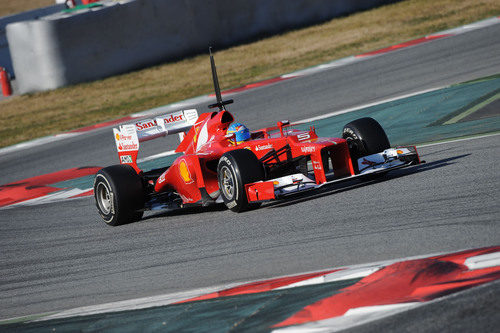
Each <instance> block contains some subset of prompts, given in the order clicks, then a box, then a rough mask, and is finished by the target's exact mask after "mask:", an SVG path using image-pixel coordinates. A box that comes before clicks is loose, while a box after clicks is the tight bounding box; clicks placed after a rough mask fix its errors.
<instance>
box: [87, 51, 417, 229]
mask: <svg viewBox="0 0 500 333" xmlns="http://www.w3.org/2000/svg"><path fill="white" fill-rule="evenodd" d="M210 61H211V65H212V75H213V81H214V87H215V95H216V99H217V103H215V104H213V105H210V106H209V107H210V108H218V111H215V112H209V113H203V114H201V115H199V116H198V113H197V111H196V110H183V111H177V112H174V113H170V114H166V115H162V116H158V117H156V118H155V119H147V120H142V121H139V122H137V123H135V124H130V125H123V126H120V128H118V129H116V128H115V129H113V131H114V135H115V141H116V146H117V150H118V155H119V158H120V163H121V164H119V165H113V166H109V167H106V168H104V169H101V170H100V171H99V172H98V173H97V174H96V176H95V180H94V196H95V200H96V205H97V209H98V211H99V214H100V215H101V217H102V218H103V220H104V221H105V222H106V223H107V224H109V225H113V226H115V225H120V224H124V223H128V222H133V221H137V220H139V219H141V218H142V215H143V213H144V211H145V210H152V209H180V208H183V207H188V206H193V205H199V206H208V205H212V204H218V203H224V204H225V205H226V206H227V208H229V209H230V210H232V211H234V212H242V211H244V210H248V209H251V208H256V207H258V206H259V205H260V204H261V203H262V202H263V201H268V200H275V199H279V198H283V197H286V196H288V195H291V194H295V193H297V192H302V191H307V190H312V189H317V188H320V187H323V186H325V185H329V184H334V183H337V182H340V181H345V180H350V179H353V178H373V177H376V176H379V175H382V174H384V173H386V172H388V171H390V170H393V169H396V168H401V167H405V166H409V165H415V164H418V163H420V159H419V156H418V154H417V151H416V149H415V147H411V146H410V147H397V148H390V144H389V140H388V139H387V136H386V134H385V132H384V130H383V129H382V127H381V126H380V124H379V123H377V122H376V121H375V120H374V119H372V118H361V119H357V120H354V121H352V122H350V123H349V124H347V125H345V127H344V130H343V133H342V138H322V137H318V135H316V132H315V130H314V128H310V129H309V130H308V131H302V130H297V129H293V128H292V127H291V126H290V124H289V122H288V121H280V122H278V123H277V126H275V127H271V128H265V129H261V130H258V131H254V132H251V133H250V134H249V139H248V140H246V141H243V142H239V143H238V142H237V139H236V137H235V134H234V133H233V134H228V128H229V126H230V124H231V123H233V121H234V118H233V116H232V115H231V113H229V112H228V111H227V110H226V108H225V105H227V104H229V103H232V100H229V101H223V100H222V98H221V93H220V88H219V84H218V79H217V73H216V69H215V64H214V60H213V56H212V54H210ZM175 133H178V134H179V136H180V138H181V143H180V144H179V146H178V147H177V149H176V150H175V151H176V152H178V153H183V155H182V156H180V157H178V158H177V159H176V160H175V161H174V162H173V164H172V165H170V166H167V167H164V168H161V169H156V170H151V171H148V172H143V171H142V170H140V169H139V167H138V166H137V155H138V152H139V143H140V142H142V141H146V140H150V139H154V138H157V137H161V136H165V135H169V134H175Z"/></svg>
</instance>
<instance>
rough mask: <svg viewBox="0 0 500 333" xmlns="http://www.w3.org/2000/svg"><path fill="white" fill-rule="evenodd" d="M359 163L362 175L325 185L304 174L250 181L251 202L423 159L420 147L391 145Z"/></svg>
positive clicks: (415, 163)
mask: <svg viewBox="0 0 500 333" xmlns="http://www.w3.org/2000/svg"><path fill="white" fill-rule="evenodd" d="M357 163H358V170H359V173H358V174H356V175H353V176H349V177H343V178H338V179H335V178H334V179H332V180H329V181H326V182H324V183H321V184H317V183H316V182H315V181H314V180H313V179H311V178H309V177H308V176H306V175H304V174H302V173H297V174H293V175H287V176H284V177H280V178H275V179H271V180H267V181H260V182H255V183H250V184H247V185H245V189H246V192H247V198H248V202H261V201H268V200H275V199H280V198H284V197H287V196H290V195H293V194H296V193H298V192H305V191H310V190H314V189H318V188H321V187H324V186H328V185H332V184H336V183H340V182H345V181H349V180H353V179H356V178H366V177H370V176H375V175H377V174H384V173H386V172H389V171H391V170H396V169H400V168H404V167H408V166H411V165H417V164H420V163H422V162H421V161H420V158H419V156H418V153H417V149H416V148H415V147H413V146H409V147H397V148H389V149H386V150H384V151H383V152H381V153H377V154H373V155H369V156H365V157H362V158H360V159H358V161H357Z"/></svg>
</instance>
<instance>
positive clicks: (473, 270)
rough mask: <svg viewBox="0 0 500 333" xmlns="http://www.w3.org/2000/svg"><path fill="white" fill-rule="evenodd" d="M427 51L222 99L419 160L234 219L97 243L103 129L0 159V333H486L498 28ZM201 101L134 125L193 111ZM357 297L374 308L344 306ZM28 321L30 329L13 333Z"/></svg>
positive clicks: (107, 141)
mask: <svg viewBox="0 0 500 333" xmlns="http://www.w3.org/2000/svg"><path fill="white" fill-rule="evenodd" d="M457 31H458V32H460V33H456V32H457ZM436 35H437V36H439V38H427V39H426V40H424V41H419V42H414V43H406V44H407V45H404V43H403V44H401V45H402V46H400V47H392V48H388V49H384V50H381V51H378V52H373V53H370V54H367V55H360V56H357V57H352V58H347V59H341V60H339V61H336V62H332V63H330V64H324V65H322V66H323V67H321V66H318V67H315V68H311V69H307V70H305V71H302V72H300V73H299V72H297V73H291V74H288V75H284V76H283V77H281V78H280V79H276V80H271V81H269V82H267V83H272V84H254V85H251V86H248V87H246V88H245V89H237V90H232V91H228V92H226V93H227V94H230V95H231V97H232V98H234V99H235V103H234V104H233V105H231V107H230V108H229V111H230V112H231V113H233V115H234V116H235V118H236V119H237V120H238V121H239V122H242V123H244V124H246V125H247V126H248V127H249V128H251V129H258V128H263V127H267V126H270V125H273V124H275V123H276V122H277V121H279V120H283V119H289V120H290V121H292V122H295V123H297V125H296V126H297V127H300V128H307V127H309V126H315V128H316V129H317V131H318V134H320V135H322V136H340V134H341V130H342V127H343V125H344V124H346V123H348V122H349V121H351V120H353V119H356V118H360V117H364V116H370V117H373V118H375V119H376V120H378V121H379V122H380V123H381V124H382V126H383V127H384V128H385V130H386V132H387V134H388V137H389V139H390V141H391V144H392V145H400V144H417V146H418V149H419V153H420V155H421V158H422V159H424V160H426V162H427V163H425V164H421V165H418V166H414V167H411V168H407V169H402V170H398V171H395V172H392V173H390V174H388V175H387V176H386V177H385V178H384V179H382V180H378V181H372V182H365V183H360V182H358V181H352V182H349V183H346V184H343V185H341V186H337V187H335V188H331V189H328V190H324V191H321V192H316V193H314V194H308V195H306V196H300V197H297V198H294V199H290V200H286V201H279V202H274V203H269V204H265V205H263V207H262V208H260V209H258V210H255V211H250V212H246V213H242V214H235V213H232V212H230V211H228V210H226V209H224V207H215V208H211V209H209V210H203V209H193V210H188V211H179V212H174V213H161V212H160V213H158V212H155V213H149V214H147V215H146V217H145V219H144V220H142V221H141V222H138V223H134V224H130V225H125V226H122V227H117V228H111V227H108V226H106V225H105V224H104V223H103V222H102V221H100V218H99V216H98V214H97V211H96V208H95V206H94V202H93V198H92V197H91V196H89V195H90V194H91V192H90V189H91V187H92V180H93V174H94V173H95V172H96V171H97V170H98V169H99V168H100V167H103V166H107V165H111V164H116V163H117V162H118V159H117V154H116V151H115V145H114V141H113V136H112V131H111V129H110V128H109V127H106V126H104V125H102V126H100V125H98V126H94V127H93V128H90V129H86V130H85V131H80V132H78V135H72V134H66V135H62V136H60V137H58V138H56V139H54V138H45V139H43V140H41V141H38V143H37V144H33V145H31V144H26V145H25V146H24V147H23V146H18V147H17V148H16V149H13V148H7V149H3V150H2V151H0V166H1V169H2V175H0V184H4V185H1V186H0V207H2V208H1V209H0V220H1V223H0V229H1V233H0V244H1V245H0V251H1V252H2V254H3V255H2V257H1V259H0V260H1V261H0V267H1V271H2V275H1V277H0V290H1V294H0V318H1V319H8V318H13V317H22V318H21V319H19V320H16V321H20V322H21V323H10V321H4V322H3V325H0V331H2V330H9V329H15V330H26V331H30V330H32V331H37V330H39V329H41V328H42V327H46V328H50V329H52V328H55V329H56V331H61V330H62V331H65V330H66V331H74V330H89V331H93V330H100V329H105V328H109V329H112V328H114V329H116V330H117V331H123V330H124V329H125V328H126V327H129V329H130V330H132V331H137V330H154V329H162V330H170V331H179V330H182V329H184V330H193V329H196V327H198V328H201V327H205V328H207V330H210V328H212V329H213V330H219V331H229V330H231V329H235V330H241V331H245V330H247V331H255V330H257V331H271V330H278V331H280V330H285V331H286V329H287V327H289V328H294V329H300V330H305V331H307V330H311V329H314V328H317V329H320V328H321V329H325V330H327V331H328V330H329V329H332V328H335V329H343V328H348V327H351V326H352V325H354V324H363V323H367V322H370V321H371V320H374V319H379V318H381V317H384V316H386V315H387V314H394V313H399V314H398V315H395V316H391V317H389V318H386V319H379V321H377V323H380V322H381V320H382V321H384V320H385V321H386V322H384V325H385V326H384V327H386V328H390V327H392V329H393V330H395V331H398V330H400V329H401V327H402V326H405V327H409V328H411V327H414V326H412V325H414V322H415V314H416V313H418V311H420V312H422V311H424V312H425V311H426V310H424V309H426V308H429V309H431V308H436V307H438V308H439V309H440V311H441V313H445V314H446V315H447V317H446V318H447V321H452V320H453V319H454V318H455V319H456V318H458V319H460V320H457V322H456V323H454V324H453V325H457V326H453V327H456V328H457V329H464V328H465V329H466V328H467V327H468V326H467V325H468V323H469V322H471V321H476V320H477V318H482V325H485V326H483V328H484V329H487V328H488V327H494V326H488V325H494V324H495V323H496V324H498V323H499V321H500V318H499V316H498V314H497V315H496V316H495V315H492V316H488V317H484V314H488V313H489V312H488V311H492V308H493V309H495V307H496V309H498V307H499V304H498V303H499V302H498V301H493V302H491V299H492V297H493V299H498V294H499V289H498V282H493V283H491V282H492V281H495V280H497V279H498V277H499V270H498V267H499V266H498V265H499V258H498V257H499V255H498V252H499V249H498V247H497V246H498V244H499V243H500V242H499V241H500V227H499V225H498V221H499V220H500V205H499V199H498V195H499V190H498V189H499V188H500V177H499V173H498V171H497V164H498V162H499V156H500V135H498V133H499V132H500V103H499V99H500V98H499V96H500V76H498V74H499V73H500V57H498V54H500V38H499V37H498V36H500V24H488V25H484V24H483V25H481V24H478V25H477V26H476V27H475V28H474V29H472V28H471V29H464V28H462V29H461V30H460V29H457V30H456V31H449V32H443V33H439V34H436ZM219 67H220V70H223V64H219ZM304 73H305V74H304ZM221 83H222V84H223V82H221ZM210 100H211V99H210V97H209V96H202V97H199V98H197V99H193V100H188V101H182V102H179V103H177V104H175V105H169V106H165V107H162V108H158V109H157V110H153V111H151V110H150V111H148V112H149V113H151V112H162V113H163V112H168V111H169V110H176V109H187V108H193V107H194V108H197V109H198V111H199V112H200V113H201V112H205V111H206V110H207V107H206V106H207V104H209V102H210ZM148 112H146V113H145V114H147V113H148ZM136 116H137V117H139V116H141V115H136ZM107 125H109V124H107ZM177 143H178V138H177V136H175V137H168V138H165V139H158V140H154V142H151V143H145V144H144V146H143V148H141V155H140V156H139V157H140V158H142V160H143V162H142V164H141V165H140V166H141V167H142V168H144V169H148V168H154V167H157V166H159V165H165V164H168V163H169V162H170V161H172V160H173V158H175V156H173V155H169V154H163V155H162V154H161V153H164V152H166V151H170V150H172V149H174V148H175V146H176V144H177ZM21 148H22V149H21ZM148 156H153V157H154V158H147V157H148ZM68 199H71V200H68ZM465 249H476V250H471V251H466V252H461V251H463V250H465ZM405 258H412V259H411V260H406V259H405ZM372 263H376V264H372ZM340 272H343V273H340ZM344 273H345V274H344ZM387 276H392V277H394V276H396V277H395V278H393V279H389V280H390V281H393V283H395V284H388V283H387V281H388V278H387ZM422 276H423V277H422ZM277 277H279V278H277ZM416 280H418V281H419V283H418V285H413V286H412V287H411V288H410V287H408V285H411V283H408V281H416ZM255 281H264V282H255ZM384 281H385V282H384ZM248 283H250V286H251V287H248V286H249V284H248ZM301 283H302V284H301ZM292 284H295V285H294V286H296V287H297V288H290V286H291V285H292ZM479 285H482V286H481V287H476V288H472V289H469V290H467V291H462V292H461V293H459V294H455V295H458V296H454V297H455V298H453V299H451V298H446V297H445V298H441V297H442V296H444V295H448V294H452V293H455V292H458V291H461V290H464V289H467V288H470V287H473V286H479ZM438 286H439V287H438ZM283 287H287V288H286V289H277V288H283ZM365 287H366V288H368V289H366V290H365V291H364V292H370V294H371V295H377V293H381V294H383V295H384V297H381V299H377V298H376V296H374V299H372V298H370V300H369V301H367V302H357V301H356V299H358V300H359V299H364V298H365V296H363V295H364V294H363V290H361V289H363V288H365ZM370 288H373V289H370ZM384 288H397V289H398V290H401V292H402V293H401V294H397V295H395V294H393V293H387V290H386V289H384ZM235 290H238V291H239V292H235ZM249 290H251V291H249ZM283 290H286V291H283ZM214 293H215V294H214ZM242 294H244V295H247V294H248V295H251V296H242ZM207 295H212V296H214V295H215V296H217V297H212V296H207ZM495 295H496V296H495ZM220 296H228V297H227V298H219V297H220ZM196 297H198V298H196ZM200 297H201V298H200ZM193 298H196V301H194V300H193ZM190 299H191V302H187V303H186V302H185V301H187V300H190ZM181 301H183V303H181V304H173V303H177V302H181ZM117 302H118V303H117ZM318 302H319V303H322V302H323V303H322V304H323V305H322V306H316V304H317V303H318ZM328 302H331V304H330V305H328V306H325V304H328ZM436 302H437V303H436ZM99 304H106V305H101V306H99ZM332 304H333V305H332ZM338 304H344V305H345V307H344V308H339V307H340V306H339V305H338ZM422 304H429V305H425V306H422ZM466 304H468V305H467V306H469V308H468V309H469V310H470V312H469V313H471V315H469V316H464V315H463V313H464V306H466ZM379 305H386V307H383V308H380V307H376V306H379ZM135 308H147V309H149V310H137V311H134V310H133V309H135ZM69 309H75V310H69ZM235 309H240V311H236V310H235ZM356 309H357V310H356ZM68 310H69V311H68ZM402 310H404V312H401V311H402ZM472 310H474V311H472ZM113 311H125V312H118V313H116V314H114V315H111V314H109V312H113ZM314 311H319V312H318V313H320V314H315V313H316V312H314ZM349 311H351V312H349ZM101 312H104V313H106V315H104V314H100V313H101ZM348 312H349V314H350V315H353V316H354V317H349V316H346V313H348ZM305 313H307V314H308V315H309V317H307V316H306V315H305ZM459 313H462V316H461V318H459V316H458V314H459ZM493 313H495V312H493ZM497 313H498V311H497ZM38 314H45V315H43V316H41V317H40V316H38ZM32 315H37V316H35V317H31V316H32ZM82 315H83V316H87V317H81V318H79V319H78V320H77V319H74V317H73V316H82ZM297 316H298V317H297ZM401 316H403V317H401ZM427 316H428V317H429V318H431V317H432V314H429V313H428V314H427ZM481 316H483V317H481ZM124 317H127V318H136V320H132V321H133V322H134V323H135V325H139V326H134V325H132V323H131V322H127V321H125V320H124ZM347 317H349V318H347ZM33 318H44V319H46V320H45V321H41V322H36V323H22V322H23V321H27V320H29V319H33ZM72 318H73V319H72ZM82 318H83V319H82ZM187 318H191V319H190V320H188V319H187ZM335 318H336V319H335ZM390 318H393V319H390ZM388 320H389V322H387V321H388ZM390 320H393V321H392V322H391V321H390ZM398 320H399V321H398ZM124 322H127V323H128V325H129V326H126V327H124V326H119V325H118V324H117V323H121V324H123V323H124ZM121 324H120V325H121ZM448 324H450V323H449V322H448ZM9 325H11V326H9ZM12 325H13V326H12ZM75 325H76V326H75ZM117 325H118V326H117ZM155 325H156V326H155ZM183 325H184V326H183ZM289 325H292V326H289ZM308 325H309V326H308ZM311 325H312V326H311ZM391 325H394V326H391ZM429 325H430V324H429ZM450 325H451V324H450ZM433 327H435V329H436V330H438V328H439V325H437V324H436V325H435V326H429V329H432V328H433ZM357 329H359V330H363V329H364V326H358V328H357Z"/></svg>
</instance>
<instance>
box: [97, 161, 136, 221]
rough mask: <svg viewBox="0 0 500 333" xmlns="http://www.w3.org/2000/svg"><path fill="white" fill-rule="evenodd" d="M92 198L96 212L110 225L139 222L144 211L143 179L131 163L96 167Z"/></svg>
mask: <svg viewBox="0 0 500 333" xmlns="http://www.w3.org/2000/svg"><path fill="white" fill-rule="evenodd" d="M94 198H95V201H96V206H97V211H98V212H99V215H101V217H102V219H103V220H104V222H106V224H109V225H111V226H117V225H121V224H126V223H130V222H135V221H138V220H140V219H141V218H142V215H143V214H144V212H143V211H142V210H141V209H142V208H144V190H143V182H142V179H141V177H140V176H139V175H138V174H137V173H136V172H135V170H134V168H132V167H131V166H130V165H126V164H120V165H112V166H109V167H107V168H104V169H101V170H99V171H98V172H97V174H96V176H95V178H94Z"/></svg>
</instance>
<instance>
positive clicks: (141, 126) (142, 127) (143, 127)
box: [135, 120, 157, 131]
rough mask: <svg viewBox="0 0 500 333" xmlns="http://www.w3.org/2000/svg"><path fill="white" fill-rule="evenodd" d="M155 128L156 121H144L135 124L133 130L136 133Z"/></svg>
mask: <svg viewBox="0 0 500 333" xmlns="http://www.w3.org/2000/svg"><path fill="white" fill-rule="evenodd" d="M156 126H157V123H156V120H144V121H139V122H137V123H135V128H136V129H137V131H144V130H147V129H148V128H151V127H156Z"/></svg>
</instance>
